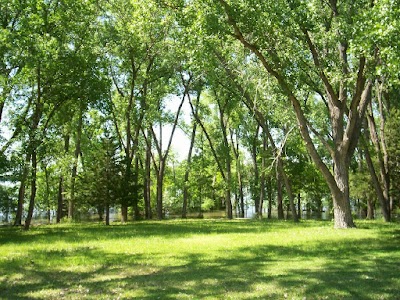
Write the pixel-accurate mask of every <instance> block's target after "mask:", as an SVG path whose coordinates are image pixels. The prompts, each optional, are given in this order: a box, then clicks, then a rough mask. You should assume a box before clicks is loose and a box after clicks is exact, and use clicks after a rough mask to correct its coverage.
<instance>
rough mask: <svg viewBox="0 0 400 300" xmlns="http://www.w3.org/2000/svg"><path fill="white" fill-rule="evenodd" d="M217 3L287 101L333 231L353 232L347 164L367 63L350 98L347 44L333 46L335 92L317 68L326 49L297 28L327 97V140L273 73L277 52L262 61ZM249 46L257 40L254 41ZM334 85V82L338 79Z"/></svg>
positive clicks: (361, 111) (362, 106)
mask: <svg viewBox="0 0 400 300" xmlns="http://www.w3.org/2000/svg"><path fill="white" fill-rule="evenodd" d="M219 3H220V4H221V6H222V7H223V9H224V11H225V14H226V17H227V23H228V24H229V25H230V26H231V27H232V29H233V31H234V36H235V37H236V39H238V40H239V41H240V42H241V43H242V44H243V45H244V46H245V47H246V48H248V49H249V50H250V51H252V52H253V53H254V54H255V56H257V57H258V59H259V60H260V62H261V64H262V65H263V67H264V68H265V70H266V71H267V72H268V73H269V74H270V75H271V76H273V77H275V78H276V80H277V83H278V84H279V86H280V88H281V89H282V91H283V92H284V93H285V94H286V95H287V96H288V99H289V100H290V102H291V104H292V106H293V110H294V112H295V114H296V118H297V121H298V125H299V130H300V134H301V136H302V139H303V140H304V144H305V146H306V148H307V151H308V153H309V154H310V156H311V158H312V160H313V162H314V163H315V165H316V167H317V168H318V169H319V170H320V171H321V173H322V175H323V176H324V178H325V180H326V181H327V184H328V186H329V189H330V191H331V194H332V197H333V204H334V213H335V215H334V218H335V227H340V228H349V227H354V226H355V225H354V223H353V218H352V215H351V210H350V199H349V182H348V179H349V178H348V171H349V170H348V168H349V161H350V158H351V157H352V155H353V153H354V150H355V147H356V145H357V143H358V139H359V136H360V132H361V131H360V129H361V125H362V119H363V118H364V115H365V110H366V107H367V105H368V103H369V102H370V100H371V99H370V98H371V87H372V83H371V81H370V80H367V79H366V57H364V56H362V55H361V56H360V57H359V62H358V71H357V74H355V75H356V76H357V79H356V82H355V85H354V90H353V93H350V89H349V88H348V87H347V85H348V84H346V82H347V78H348V76H349V72H350V71H349V70H350V68H349V63H348V61H347V49H348V47H347V41H346V40H344V41H338V44H339V45H340V46H339V47H338V48H339V59H340V62H341V65H342V68H341V70H339V71H341V73H342V74H341V75H342V77H339V83H340V84H339V86H340V87H339V91H336V90H335V88H334V86H335V85H333V84H332V82H331V81H330V79H332V80H334V79H333V78H329V76H328V75H327V74H326V73H325V71H324V66H323V64H322V62H321V57H320V54H321V53H322V51H323V50H325V49H318V46H317V45H316V44H314V41H313V38H312V36H311V35H310V32H309V31H308V30H307V29H306V28H305V27H304V26H303V25H302V24H298V25H299V34H302V35H303V38H304V42H305V43H306V44H307V46H308V47H307V51H309V55H310V57H311V58H312V60H313V67H312V68H310V72H313V74H316V75H317V76H318V77H319V81H320V82H321V84H323V86H324V88H325V92H326V95H325V96H326V97H324V96H322V97H323V98H324V100H325V103H326V104H327V110H328V112H329V116H330V126H331V128H332V134H331V137H332V139H330V140H326V139H325V138H324V137H323V136H322V135H321V134H320V133H318V132H317V131H315V130H313V128H312V127H311V126H310V124H309V122H308V120H307V118H306V115H305V111H304V109H303V107H302V105H301V104H300V101H299V99H298V98H297V96H296V93H295V90H293V88H292V86H291V84H289V83H288V82H287V80H286V76H285V75H284V74H283V73H281V71H280V70H279V69H278V68H276V62H277V61H280V57H279V55H278V54H277V52H274V51H268V56H266V55H265V54H264V52H262V51H261V50H260V47H259V46H258V45H257V44H253V43H252V42H249V40H247V38H246V37H247V36H248V35H247V34H243V32H242V31H241V28H240V26H239V24H238V23H237V22H236V20H235V18H234V17H233V16H232V14H231V12H232V11H233V9H232V7H231V6H230V4H228V2H227V1H225V0H219ZM332 10H333V11H334V14H333V16H334V17H338V10H337V7H336V4H335V6H334V7H332ZM253 40H257V37H256V38H255V39H253ZM335 80H337V77H336V78H335ZM316 92H318V91H316ZM349 94H351V96H349ZM321 95H322V92H321ZM350 98H351V100H350ZM309 130H311V131H312V132H313V133H314V135H315V137H316V138H318V139H319V140H320V141H321V142H322V143H323V144H324V146H325V147H326V148H327V150H328V151H329V152H330V154H331V157H332V160H333V163H334V164H335V171H334V173H333V174H332V173H331V170H330V169H329V167H328V165H327V164H326V163H325V162H324V161H323V159H322V157H321V156H320V155H319V153H318V151H317V148H316V145H315V144H314V142H313V139H312V137H311V135H310V131H309Z"/></svg>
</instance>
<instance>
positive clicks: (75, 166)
mask: <svg viewBox="0 0 400 300" xmlns="http://www.w3.org/2000/svg"><path fill="white" fill-rule="evenodd" d="M82 127H83V104H82V103H80V104H79V119H78V127H77V130H76V138H75V152H74V161H73V165H72V172H71V193H70V198H69V202H68V219H69V220H72V219H73V218H74V217H75V188H76V186H75V183H76V177H77V175H78V161H79V156H80V154H81V140H82Z"/></svg>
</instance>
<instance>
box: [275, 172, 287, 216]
mask: <svg viewBox="0 0 400 300" xmlns="http://www.w3.org/2000/svg"><path fill="white" fill-rule="evenodd" d="M276 190H277V199H276V201H277V209H278V219H279V220H283V219H284V218H285V215H284V213H283V190H282V177H281V174H280V173H279V172H278V170H276Z"/></svg>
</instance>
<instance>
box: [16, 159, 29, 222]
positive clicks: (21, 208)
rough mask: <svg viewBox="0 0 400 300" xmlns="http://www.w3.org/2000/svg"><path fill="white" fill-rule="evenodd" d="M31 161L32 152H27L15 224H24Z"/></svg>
mask: <svg viewBox="0 0 400 300" xmlns="http://www.w3.org/2000/svg"><path fill="white" fill-rule="evenodd" d="M30 162H31V154H30V153H27V154H26V158H25V162H24V168H23V171H22V176H21V180H20V186H19V190H18V204H17V213H16V215H15V221H14V226H21V225H22V216H23V213H24V202H25V190H26V180H27V178H28V172H29V164H30Z"/></svg>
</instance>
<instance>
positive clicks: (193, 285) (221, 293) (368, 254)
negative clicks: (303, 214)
mask: <svg viewBox="0 0 400 300" xmlns="http://www.w3.org/2000/svg"><path fill="white" fill-rule="evenodd" d="M171 224H172V225H171V226H187V224H181V225H179V224H173V223H171ZM225 225H226V224H224V225H223V226H225ZM146 226H147V227H146V228H145V230H144V229H143V228H141V231H143V232H141V234H140V235H143V236H144V235H146V234H151V233H153V230H154V231H155V230H156V228H159V227H160V225H158V227H157V226H155V227H154V228H153V227H152V226H153V225H152V224H147V225H146ZM199 226H200V225H197V224H195V225H194V226H189V228H187V229H184V228H176V227H174V228H172V230H176V231H178V232H177V233H174V234H173V233H171V234H170V236H168V237H171V238H172V237H181V236H182V235H187V234H196V233H197V234H198V233H199V231H198V230H200V232H201V234H203V233H207V232H209V230H212V229H211V228H199ZM223 226H222V227H220V228H219V229H218V230H219V233H227V232H230V229H229V228H226V227H223ZM257 226H259V224H258V225H257ZM116 227H119V226H116ZM121 227H123V226H121ZM125 227H126V228H125V229H124V230H122V229H120V228H117V233H118V234H117V235H119V237H120V238H121V237H128V236H129V234H130V231H131V229H132V228H131V227H134V226H125ZM231 227H235V226H232V225H231ZM251 227H252V225H251V224H250V225H248V227H246V226H244V227H243V228H242V229H241V230H243V231H242V232H244V233H245V232H254V231H252V228H251ZM127 229H129V230H127ZM170 229H171V228H170ZM235 229H237V228H233V229H232V232H234V233H237V232H238V231H237V230H235ZM85 230H86V229H85ZM87 230H89V231H90V228H88V229H87ZM96 230H97V228H96ZM92 231H93V229H92ZM158 231H160V229H159V230H158ZM167 232H168V231H167ZM85 236H87V235H85ZM89 236H91V235H90V234H89ZM399 237H400V231H399V230H397V229H394V230H391V231H388V232H383V233H382V234H381V235H380V236H379V237H378V238H376V239H371V238H365V239H358V240H357V241H355V242H353V243H346V242H345V241H344V242H339V243H338V242H331V241H321V242H315V241H314V242H312V243H311V244H308V245H290V246H277V245H269V244H268V242H266V243H265V244H263V245H257V246H245V247H240V248H239V249H234V250H232V251H229V249H224V250H220V251H219V252H217V253H214V255H213V256H209V257H208V256H206V255H204V254H200V253H199V252H196V251H195V250H193V251H192V252H191V253H185V252H183V253H147V254H143V253H138V254H125V253H123V254H120V253H118V254H115V253H111V252H109V251H107V250H104V249H102V248H99V247H96V246H91V247H74V248H71V249H62V250H49V251H32V252H30V253H29V255H27V256H23V257H16V258H15V259H13V258H11V259H9V260H0V270H4V271H2V272H3V274H1V273H0V298H1V299H132V298H135V299H188V298H195V299H206V298H207V299H229V298H231V299H254V298H255V297H260V298H263V299H282V298H285V297H287V298H289V299H292V298H294V299H303V298H304V297H306V298H307V299H396V298H398V297H399V296H398V295H399V293H400V291H399V286H400V281H399V276H398V270H400V257H399V256H400V244H399V243H398V238H399ZM149 254H150V255H152V257H150V259H149V257H148V255H149ZM146 255H147V256H146ZM168 255H169V256H170V257H173V258H175V260H174V263H172V264H171V263H165V264H162V263H154V262H162V260H163V256H168ZM152 262H153V263H152Z"/></svg>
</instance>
